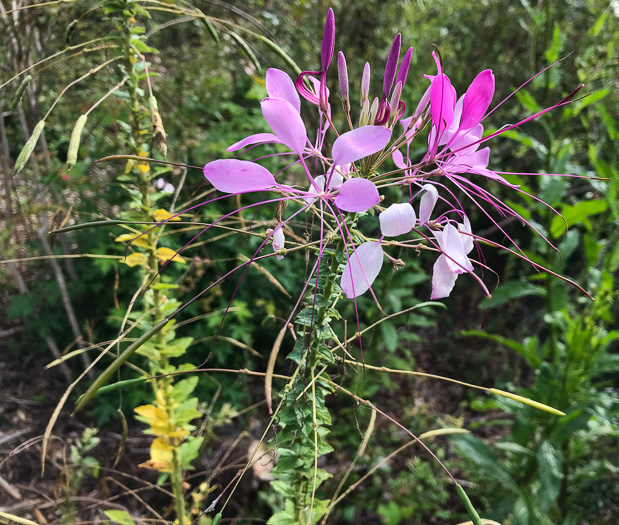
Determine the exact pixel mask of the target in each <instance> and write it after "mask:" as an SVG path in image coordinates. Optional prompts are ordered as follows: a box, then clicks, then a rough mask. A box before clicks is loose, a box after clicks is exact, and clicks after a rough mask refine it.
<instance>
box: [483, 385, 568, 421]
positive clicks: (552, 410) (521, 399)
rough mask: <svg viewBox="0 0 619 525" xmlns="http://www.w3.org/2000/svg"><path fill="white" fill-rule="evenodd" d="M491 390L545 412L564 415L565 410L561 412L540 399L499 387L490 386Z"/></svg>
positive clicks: (498, 394)
mask: <svg viewBox="0 0 619 525" xmlns="http://www.w3.org/2000/svg"><path fill="white" fill-rule="evenodd" d="M490 392H492V393H493V394H496V395H497V396H503V397H507V398H509V399H513V400H514V401H518V402H519V403H523V404H525V405H529V406H531V407H534V408H538V409H539V410H543V411H544V412H550V413H551V414H555V415H556V416H564V415H565V412H561V411H560V410H557V409H556V408H552V407H549V406H548V405H544V403H540V402H539V401H533V400H532V399H529V398H526V397H523V396H519V395H518V394H512V393H511V392H506V391H505V390H499V389H498V388H490Z"/></svg>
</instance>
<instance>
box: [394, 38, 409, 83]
mask: <svg viewBox="0 0 619 525" xmlns="http://www.w3.org/2000/svg"><path fill="white" fill-rule="evenodd" d="M412 59H413V48H412V47H409V48H408V49H407V50H406V54H405V55H404V58H403V59H402V64H400V70H399V71H398V76H397V77H396V79H395V83H396V86H397V84H398V82H402V88H404V86H405V85H406V77H407V76H408V70H409V69H410V67H411V60H412Z"/></svg>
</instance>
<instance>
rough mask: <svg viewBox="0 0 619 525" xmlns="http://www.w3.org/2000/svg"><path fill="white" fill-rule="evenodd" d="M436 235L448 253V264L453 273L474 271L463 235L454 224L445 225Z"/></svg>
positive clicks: (445, 252)
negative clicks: (467, 254)
mask: <svg viewBox="0 0 619 525" xmlns="http://www.w3.org/2000/svg"><path fill="white" fill-rule="evenodd" d="M437 233H438V234H439V235H436V234H437ZM435 237H436V239H437V241H438V244H439V246H440V247H441V250H442V251H443V253H444V254H445V255H448V257H447V266H449V269H450V270H451V271H452V272H453V273H458V274H459V273H464V272H465V271H467V272H472V271H473V265H472V264H471V261H469V258H468V257H467V256H466V253H465V251H464V243H463V242H462V235H461V234H460V232H459V231H458V230H457V229H456V227H455V226H454V225H453V224H448V225H447V226H445V228H444V229H443V231H442V232H435Z"/></svg>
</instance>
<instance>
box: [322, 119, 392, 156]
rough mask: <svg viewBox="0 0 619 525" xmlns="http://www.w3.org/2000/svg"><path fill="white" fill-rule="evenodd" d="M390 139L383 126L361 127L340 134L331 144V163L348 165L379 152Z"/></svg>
mask: <svg viewBox="0 0 619 525" xmlns="http://www.w3.org/2000/svg"><path fill="white" fill-rule="evenodd" d="M390 139H391V130H389V129H388V128H385V127H384V126H363V127H361V128H357V129H353V130H352V131H347V132H346V133H342V134H341V135H340V136H339V137H338V138H337V139H335V142H334V143H333V150H332V155H333V163H334V164H349V163H351V162H356V161H358V160H359V159H362V158H364V157H367V156H368V155H372V154H374V153H376V152H378V151H381V150H382V149H383V148H384V147H385V146H386V145H387V144H388V143H389V140H390Z"/></svg>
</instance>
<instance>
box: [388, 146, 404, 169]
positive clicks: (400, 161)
mask: <svg viewBox="0 0 619 525" xmlns="http://www.w3.org/2000/svg"><path fill="white" fill-rule="evenodd" d="M391 158H392V160H393V163H394V164H395V165H396V166H397V167H398V168H400V169H406V168H408V165H407V164H406V162H404V155H402V152H401V151H400V150H399V149H394V150H393V153H392V154H391Z"/></svg>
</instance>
